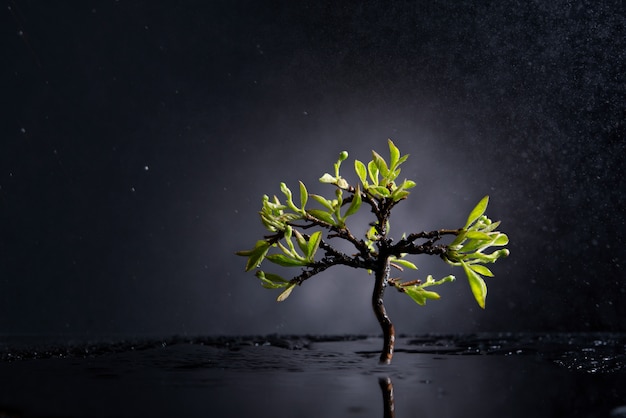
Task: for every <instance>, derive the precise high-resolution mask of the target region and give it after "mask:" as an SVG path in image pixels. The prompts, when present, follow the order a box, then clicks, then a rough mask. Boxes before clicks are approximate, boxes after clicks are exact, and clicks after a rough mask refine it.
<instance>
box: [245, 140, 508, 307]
mask: <svg viewBox="0 0 626 418" xmlns="http://www.w3.org/2000/svg"><path fill="white" fill-rule="evenodd" d="M388 146H389V158H388V160H385V158H383V157H382V156H381V155H380V154H378V153H377V152H376V151H372V159H371V160H370V161H369V162H368V163H367V164H365V163H363V162H361V161H359V160H355V161H354V172H355V173H356V176H357V177H358V180H359V182H357V183H356V184H355V185H351V184H350V183H349V182H348V180H347V179H345V178H344V177H343V176H342V175H341V172H340V171H341V165H342V163H343V162H344V161H345V160H346V159H347V158H348V153H347V152H346V151H342V152H341V153H340V154H339V158H338V159H337V161H336V162H335V164H334V166H333V168H334V170H333V173H332V174H330V173H324V174H323V175H322V176H321V177H320V179H319V181H320V182H321V183H323V184H328V185H331V186H333V187H334V194H333V196H332V197H326V196H322V195H318V194H313V193H308V190H307V188H306V186H305V185H304V183H302V182H300V183H299V196H298V197H299V199H297V198H296V200H297V202H294V194H293V193H292V191H291V190H290V189H289V188H288V187H287V185H286V184H285V183H281V184H280V190H281V192H282V194H283V196H284V197H283V198H282V200H281V199H279V198H278V197H277V196H273V197H272V198H270V197H269V196H267V195H265V196H263V205H262V208H261V211H260V212H259V215H260V218H261V222H262V223H263V225H264V227H265V228H266V229H267V230H268V231H269V232H270V234H269V235H267V236H265V237H264V239H262V240H259V241H257V242H256V244H255V246H254V247H253V248H252V249H250V250H245V251H239V252H237V254H238V255H240V256H244V257H247V262H246V271H249V270H252V269H255V268H258V267H259V266H260V265H261V263H262V262H263V261H264V260H266V259H267V260H268V261H269V262H271V263H273V264H276V265H279V266H282V267H297V268H300V269H301V273H300V274H298V275H296V276H295V277H293V278H292V279H291V280H286V279H284V278H283V277H281V276H279V275H277V274H273V273H268V272H265V271H261V270H259V271H257V273H256V276H257V278H259V279H260V280H261V284H262V285H263V286H264V287H266V288H269V289H283V292H282V293H281V295H280V296H279V297H278V300H279V301H282V300H285V299H286V298H287V297H288V296H289V295H290V293H291V291H292V290H293V288H294V287H295V286H296V285H300V284H301V283H302V282H303V281H304V280H306V279H308V278H310V277H312V276H314V275H316V274H318V273H320V272H322V271H324V270H325V269H327V268H329V267H331V266H333V265H338V264H341V265H347V266H350V267H354V268H363V269H367V270H369V271H372V270H374V269H377V268H380V266H381V265H382V264H381V263H380V260H381V259H384V260H386V262H388V263H389V264H390V265H391V266H392V267H395V268H396V269H398V270H400V271H402V270H403V269H404V268H409V269H414V270H415V269H417V266H416V265H415V264H414V263H413V262H411V261H409V260H407V259H406V258H405V257H406V256H407V255H415V254H438V255H440V256H441V257H442V258H443V259H444V260H445V261H446V262H447V263H449V264H451V265H454V266H460V267H462V268H463V270H464V272H465V274H466V276H467V277H468V280H469V283H470V288H471V290H472V293H473V295H474V297H475V299H476V301H477V302H478V304H479V305H480V306H481V307H483V308H484V306H485V298H486V294H487V288H486V285H485V281H484V279H483V278H482V276H486V277H491V276H493V273H492V272H491V271H490V270H489V269H488V268H487V267H485V266H484V264H485V263H493V262H495V261H496V260H497V259H498V258H500V257H503V256H506V255H508V250H506V249H500V250H497V251H495V252H492V253H486V250H488V249H489V248H490V247H492V246H504V245H506V244H507V243H508V238H507V236H506V235H505V234H503V233H500V232H498V231H496V228H497V227H498V226H499V224H500V223H499V222H492V221H491V220H490V219H489V218H487V217H486V216H485V215H484V212H485V210H486V208H487V204H488V201H489V198H488V196H485V197H484V198H483V199H482V200H481V201H480V202H479V203H478V204H477V205H476V206H475V207H474V209H473V210H472V211H471V212H470V215H469V216H468V218H467V222H466V224H465V226H464V227H463V228H460V229H454V230H443V229H442V230H436V231H431V232H421V233H412V234H409V235H408V236H403V237H402V239H401V240H400V241H399V242H397V243H395V244H394V243H393V240H392V239H391V238H389V237H388V230H389V217H390V214H391V209H392V208H393V207H394V206H395V205H396V204H397V203H399V202H400V201H402V200H404V199H406V198H407V196H408V195H409V193H410V192H409V190H410V189H411V188H413V187H415V185H416V183H415V182H414V181H412V180H408V179H404V180H402V181H398V178H399V176H400V172H401V168H400V166H401V164H402V163H404V162H405V161H406V160H407V158H408V155H401V154H400V151H399V150H398V148H397V147H396V146H395V144H394V143H393V142H392V141H391V140H389V141H388ZM310 204H313V205H314V206H313V207H310V206H309V205H310ZM364 206H365V207H367V208H368V209H369V210H370V211H371V212H372V213H373V214H374V216H375V220H374V221H373V222H372V223H371V224H370V227H369V229H368V230H367V231H366V232H365V234H364V236H363V237H362V238H357V237H356V236H355V235H354V234H353V233H352V231H351V230H350V229H349V227H348V225H347V220H348V218H349V217H350V216H353V215H354V214H356V213H358V212H359V211H361V210H362V208H363V207H364ZM309 228H316V229H317V230H316V231H315V232H313V233H311V234H310V235H309V234H307V233H305V231H306V230H308V229H309ZM443 235H456V238H455V239H454V241H453V242H452V243H450V244H449V245H443V244H438V241H439V240H440V239H441V238H442V236H443ZM333 238H340V239H343V240H346V241H348V242H350V243H351V244H353V246H354V248H355V250H356V253H355V254H352V255H348V254H344V253H342V252H340V251H338V250H336V249H335V248H334V247H333V246H331V245H330V243H329V240H330V239H333ZM420 239H425V240H426V242H423V243H421V244H418V243H417V240H420ZM320 252H321V253H322V255H319V253H320ZM451 281H454V276H452V275H450V276H446V277H444V278H443V279H441V280H434V279H433V277H432V276H427V278H426V281H425V282H424V283H421V282H419V281H416V280H414V281H410V282H400V280H399V279H390V280H389V283H390V284H391V285H393V286H394V287H395V288H396V289H398V290H399V291H401V292H402V293H404V294H406V295H408V296H409V297H411V299H413V300H414V301H415V302H416V303H418V304H419V305H424V304H425V302H426V300H429V299H430V300H435V299H439V294H437V293H436V292H434V291H432V290H427V288H429V287H431V286H436V285H440V284H443V283H447V282H451Z"/></svg>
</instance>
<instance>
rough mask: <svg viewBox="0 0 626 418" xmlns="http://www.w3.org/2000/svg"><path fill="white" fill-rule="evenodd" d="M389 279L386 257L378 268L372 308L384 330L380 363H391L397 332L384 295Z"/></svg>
mask: <svg viewBox="0 0 626 418" xmlns="http://www.w3.org/2000/svg"><path fill="white" fill-rule="evenodd" d="M388 279H389V259H388V258H387V257H384V259H382V260H381V263H380V265H379V266H378V268H376V282H375V284H374V293H373V294H372V308H373V309H374V313H375V314H376V319H378V323H379V324H380V327H381V328H382V330H383V340H384V341H383V351H382V353H380V363H381V364H389V363H391V358H392V357H393V346H394V343H395V342H396V333H395V330H394V328H393V324H392V323H391V320H390V319H389V317H388V316H387V311H385V304H384V302H383V297H384V294H385V287H386V286H387V280H388Z"/></svg>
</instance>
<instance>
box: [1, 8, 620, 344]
mask: <svg viewBox="0 0 626 418" xmlns="http://www.w3.org/2000/svg"><path fill="white" fill-rule="evenodd" d="M1 16H2V25H1V26H0V28H1V29H0V31H1V42H2V44H1V45H2V54H3V60H2V62H3V64H2V66H1V67H0V68H1V71H2V73H1V77H0V80H1V81H0V83H1V88H2V92H3V94H2V97H3V100H2V102H3V111H2V117H1V118H0V121H1V123H2V126H1V129H2V131H1V132H2V138H1V143H0V332H3V333H67V334H111V333H130V334H144V333H158V334H181V333H182V334H185V333H190V334H238V333H253V334H257V333H271V332H280V333H361V332H367V333H377V332H378V325H377V323H376V321H375V319H374V316H373V314H372V313H371V310H370V308H369V293H370V292H371V278H370V277H369V276H367V274H366V273H365V272H358V271H352V270H348V269H342V268H338V269H336V270H329V271H327V272H325V273H324V274H322V275H320V276H319V278H315V279H311V280H310V281H308V282H307V283H305V284H304V285H303V286H302V288H298V289H296V290H295V291H294V293H293V294H292V296H291V297H290V298H289V299H288V300H287V301H286V302H284V303H282V304H277V303H276V302H275V297H276V294H275V293H272V292H271V291H268V290H265V289H262V288H261V287H260V286H259V283H258V282H257V279H255V278H254V276H253V275H252V274H245V273H244V272H243V266H244V263H245V260H244V259H242V258H239V257H236V256H235V255H234V252H235V251H236V250H240V249H246V248H249V247H251V246H252V245H253V243H254V242H255V241H256V240H257V239H259V238H260V236H261V235H262V234H263V233H264V231H263V229H262V227H261V225H260V222H259V221H258V217H257V214H256V212H257V211H258V210H259V208H260V203H261V196H262V195H263V194H270V195H271V194H280V190H279V187H278V185H279V183H280V182H281V181H285V182H287V184H289V185H290V186H291V187H292V189H293V190H297V181H298V180H300V179H301V180H303V181H304V182H305V183H306V184H307V185H308V186H309V189H310V190H312V191H319V192H324V190H326V189H324V188H321V187H319V186H318V185H317V184H316V183H317V178H318V177H319V176H320V175H321V174H323V173H324V172H325V171H331V170H332V163H333V162H334V161H335V159H336V156H337V154H338V152H339V151H341V150H343V149H346V150H348V151H349V152H350V154H351V158H350V160H349V161H348V163H350V164H346V167H345V171H344V174H345V175H346V177H349V178H350V176H352V178H354V176H353V174H352V173H351V168H350V165H351V161H352V158H359V159H361V160H366V161H367V160H368V158H369V152H370V150H371V149H376V150H377V151H379V152H380V153H381V154H383V155H386V153H387V150H386V147H387V145H386V140H387V138H392V139H393V140H394V142H395V143H396V144H397V145H398V147H399V148H400V150H401V151H402V152H403V153H409V154H411V158H409V160H408V161H407V163H405V166H404V169H403V174H402V175H403V176H406V177H408V178H411V179H414V180H415V181H417V183H418V187H417V188H416V189H414V192H413V194H412V195H411V196H410V198H409V199H408V200H407V201H406V202H403V204H402V205H400V206H398V207H397V213H396V214H395V217H392V229H393V231H395V232H396V233H397V235H398V236H399V235H400V234H401V233H402V232H403V231H408V232H414V231H420V230H432V229H437V228H444V227H445V228H456V227H459V226H462V224H463V223H464V221H465V217H466V216H467V213H468V211H469V210H470V209H471V208H472V207H473V205H474V204H475V203H476V202H477V201H478V200H479V199H480V198H481V197H482V196H483V195H485V194H489V195H490V196H491V203H490V206H489V209H488V215H490V217H492V218H493V219H500V220H502V221H503V222H502V227H501V229H502V230H503V231H505V232H507V233H508V235H509V237H510V239H511V243H510V245H509V248H510V249H511V257H509V258H508V259H504V260H501V261H499V262H498V263H497V264H496V265H495V266H494V272H495V273H496V277H495V278H494V279H490V280H489V281H488V287H489V295H488V297H487V309H486V310H485V311H482V310H480V309H478V308H477V306H476V304H475V302H474V301H473V299H472V297H471V293H470V291H469V288H468V286H467V284H466V282H465V279H464V276H463V274H462V272H461V271H457V270H451V269H450V268H449V267H448V266H446V265H443V263H442V262H441V261H440V260H438V259H437V260H431V259H429V258H428V257H425V256H423V257H422V258H416V259H415V261H416V263H417V264H418V265H419V266H420V270H419V271H418V273H417V276H416V277H420V278H423V277H424V276H425V275H427V274H431V273H432V274H434V275H435V276H436V277H441V276H442V275H445V274H450V273H453V274H456V275H457V277H458V279H459V280H457V282H456V283H454V284H448V285H446V286H445V288H442V289H440V290H441V292H440V293H441V295H442V300H441V301H433V302H429V303H428V305H429V306H426V307H425V308H421V307H418V306H416V305H414V304H413V302H411V301H410V300H409V299H408V298H405V297H404V296H402V295H397V294H389V295H388V296H387V300H388V305H389V310H390V314H391V315H392V319H394V320H395V323H396V329H397V330H398V331H399V332H404V333H423V332H456V331H464V332H468V331H506V330H511V331H570V330H571V331H616V330H624V327H625V326H626V322H625V321H626V311H625V307H624V306H626V305H624V303H623V301H624V299H625V297H626V284H625V282H624V280H625V275H624V273H623V265H624V263H626V259H625V253H624V238H623V234H624V232H626V228H625V225H624V204H625V200H626V199H625V197H624V196H625V191H626V184H625V180H624V163H623V160H624V150H625V138H624V119H625V117H626V112H625V98H626V96H625V91H626V88H625V84H624V74H625V73H626V67H625V65H624V62H625V55H626V48H625V46H626V42H625V30H624V27H625V23H626V19H625V13H624V9H623V3H622V2H621V1H600V2H597V1H558V2H542V1H537V2H515V1H503V2H469V1H465V2H464V1H429V2H421V1H418V2H395V1H394V2H383V1H369V2H317V1H316V2H308V1H303V2H279V1H210V2H204V1H186V2H174V1H172V2H153V1H124V0H120V1H80V2H78V1H75V2H68V1H66V2H46V1H16V0H14V1H6V2H4V7H3V9H2V11H1ZM318 188H319V190H318ZM326 192H327V193H332V192H331V191H330V190H326ZM394 220H395V222H394ZM364 222H367V221H364ZM424 257H425V258H424ZM270 271H275V272H280V271H278V270H271V269H270ZM281 273H282V274H285V275H287V274H288V272H284V271H282V272H281ZM407 278H415V275H413V276H407Z"/></svg>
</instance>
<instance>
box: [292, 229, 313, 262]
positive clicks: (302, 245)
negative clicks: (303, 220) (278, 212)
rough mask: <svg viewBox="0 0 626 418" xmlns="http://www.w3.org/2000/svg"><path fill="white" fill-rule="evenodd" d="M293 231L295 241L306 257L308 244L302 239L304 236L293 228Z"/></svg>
mask: <svg viewBox="0 0 626 418" xmlns="http://www.w3.org/2000/svg"><path fill="white" fill-rule="evenodd" d="M293 233H294V235H295V236H296V242H297V243H298V247H300V250H302V252H303V253H304V256H305V257H308V251H309V245H308V243H307V241H306V239H304V236H303V235H302V234H301V233H300V231H298V230H297V229H294V230H293Z"/></svg>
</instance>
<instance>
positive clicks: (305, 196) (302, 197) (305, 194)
mask: <svg viewBox="0 0 626 418" xmlns="http://www.w3.org/2000/svg"><path fill="white" fill-rule="evenodd" d="M308 200H309V192H308V191H307V190H306V186H305V185H304V183H302V182H300V208H302V210H304V207H305V206H306V202H307V201H308Z"/></svg>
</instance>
